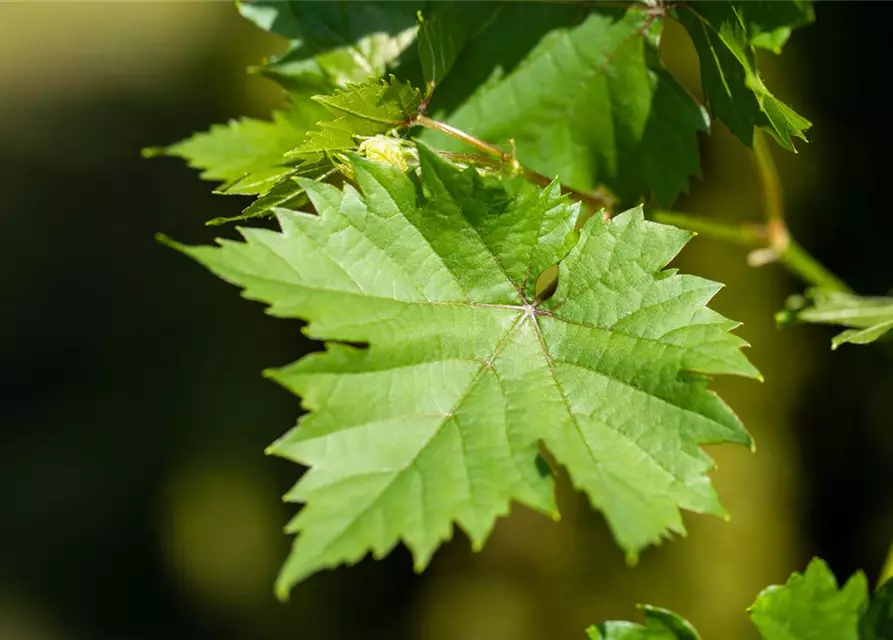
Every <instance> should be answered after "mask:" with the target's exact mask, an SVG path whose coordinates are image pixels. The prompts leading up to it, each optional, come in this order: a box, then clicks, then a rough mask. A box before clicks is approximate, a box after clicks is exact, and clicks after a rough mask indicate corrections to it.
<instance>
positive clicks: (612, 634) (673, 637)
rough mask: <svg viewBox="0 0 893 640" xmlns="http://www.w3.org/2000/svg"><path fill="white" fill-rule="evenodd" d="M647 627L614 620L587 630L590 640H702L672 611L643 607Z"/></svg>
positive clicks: (693, 629)
mask: <svg viewBox="0 0 893 640" xmlns="http://www.w3.org/2000/svg"><path fill="white" fill-rule="evenodd" d="M639 608H640V609H642V611H644V612H645V626H642V625H640V624H635V623H632V622H625V621H619V620H614V621H611V622H603V623H602V624H600V625H596V626H592V627H590V628H589V629H588V630H587V633H588V634H589V640H701V636H699V635H698V632H697V631H696V630H695V628H694V627H693V626H691V623H689V622H688V621H687V620H685V619H684V618H681V617H679V616H678V615H676V614H675V613H673V612H672V611H667V610H666V609H661V608H659V607H652V606H650V605H642V606H640V607H639Z"/></svg>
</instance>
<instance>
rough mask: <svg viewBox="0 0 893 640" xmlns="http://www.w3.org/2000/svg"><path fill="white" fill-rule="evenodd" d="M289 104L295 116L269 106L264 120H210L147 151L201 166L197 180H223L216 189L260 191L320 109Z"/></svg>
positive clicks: (279, 170) (276, 173) (282, 170)
mask: <svg viewBox="0 0 893 640" xmlns="http://www.w3.org/2000/svg"><path fill="white" fill-rule="evenodd" d="M293 110H294V111H295V112H297V113H299V114H300V117H297V116H296V115H295V114H289V113H284V112H275V113H274V114H273V118H272V120H270V121H265V120H256V119H254V118H241V119H239V120H230V121H229V122H228V123H227V124H217V125H213V126H212V127H211V128H210V129H209V130H208V131H206V132H203V133H197V134H195V135H193V136H192V137H190V138H187V139H186V140H183V141H181V142H178V143H176V144H173V145H170V146H169V147H165V148H163V149H157V150H153V155H167V156H176V157H180V158H183V159H184V160H186V161H187V162H188V163H189V166H190V167H193V168H195V169H201V171H202V173H201V178H202V179H203V180H214V181H221V182H226V183H229V185H228V186H227V187H223V188H221V189H220V190H219V192H221V193H233V194H241V195H244V194H251V195H255V194H260V193H265V192H266V191H267V190H268V189H269V188H270V187H271V186H272V185H273V184H275V182H276V181H277V180H278V179H279V178H280V177H281V176H282V175H284V174H285V173H287V172H288V171H289V170H290V168H289V167H288V166H285V161H284V158H283V156H284V155H285V153H286V152H287V151H289V150H291V149H294V148H295V147H296V146H298V145H299V144H301V143H302V142H303V141H304V137H305V135H306V133H307V129H308V128H309V127H311V126H312V125H313V123H314V122H315V121H316V120H317V119H318V118H319V117H320V116H321V115H322V114H324V113H325V112H324V111H323V110H322V109H321V108H320V107H318V106H317V107H308V106H306V105H301V106H300V107H294V108H293ZM302 119H303V120H304V123H302V122H301V120H302ZM274 176H275V177H274Z"/></svg>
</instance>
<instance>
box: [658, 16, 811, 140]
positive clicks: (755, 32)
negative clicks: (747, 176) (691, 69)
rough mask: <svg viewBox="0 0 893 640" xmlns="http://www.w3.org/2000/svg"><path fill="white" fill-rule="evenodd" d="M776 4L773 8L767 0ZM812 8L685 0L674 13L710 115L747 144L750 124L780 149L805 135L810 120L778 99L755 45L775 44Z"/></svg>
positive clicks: (778, 46)
mask: <svg viewBox="0 0 893 640" xmlns="http://www.w3.org/2000/svg"><path fill="white" fill-rule="evenodd" d="M776 4H777V5H778V7H777V8H774V7H771V6H769V5H776ZM807 11H809V12H810V13H808V15H809V16H811V7H809V5H806V4H804V3H795V2H792V1H791V0H777V2H729V1H728V0H715V1H711V2H698V3H689V4H686V5H684V6H682V7H680V8H678V9H675V10H674V12H673V15H674V16H675V17H676V18H677V19H678V20H679V22H681V23H682V25H683V26H684V27H685V28H686V30H687V31H688V33H689V35H690V36H691V38H692V41H693V42H694V45H695V48H696V49H697V51H698V57H699V58H700V61H701V81H702V83H703V85H704V94H705V96H706V99H707V104H708V105H709V107H710V110H711V112H712V113H713V116H714V117H715V118H718V119H720V120H722V121H723V122H725V123H726V125H728V127H729V129H731V131H732V133H734V134H735V135H736V136H738V138H739V139H740V140H741V141H742V142H744V143H745V144H746V145H748V146H752V145H753V128H754V127H755V126H758V127H762V128H763V129H765V130H766V131H767V132H768V133H769V134H770V135H772V137H773V138H775V140H776V141H777V142H778V143H779V144H780V145H781V146H783V147H784V148H785V149H788V150H789V151H796V149H795V148H794V142H793V139H794V138H800V139H801V140H804V141H805V140H806V135H805V133H804V132H805V131H806V130H807V129H809V128H810V127H811V126H812V125H811V123H810V122H809V121H808V120H807V119H806V118H804V117H802V116H801V115H799V114H797V113H796V112H795V111H794V110H793V109H791V108H790V107H789V106H787V105H786V104H784V103H783V102H781V101H780V100H778V99H777V98H776V97H775V96H773V95H772V93H770V92H769V90H768V89H767V88H766V85H765V84H764V83H763V80H762V78H760V76H759V73H758V72H757V68H756V54H755V52H754V46H771V47H773V48H774V49H778V48H780V46H781V44H782V43H783V42H784V41H785V40H786V39H787V36H786V35H785V31H784V30H785V29H790V27H791V26H796V25H799V24H803V23H804V22H806V21H807V18H806V17H804V13H805V12H807ZM785 21H787V24H785Z"/></svg>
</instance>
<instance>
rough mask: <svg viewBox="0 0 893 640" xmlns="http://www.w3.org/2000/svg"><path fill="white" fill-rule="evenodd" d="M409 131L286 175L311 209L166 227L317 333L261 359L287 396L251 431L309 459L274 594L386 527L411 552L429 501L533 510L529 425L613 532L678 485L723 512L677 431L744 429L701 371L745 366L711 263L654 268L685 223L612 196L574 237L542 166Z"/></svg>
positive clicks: (427, 520) (482, 525)
mask: <svg viewBox="0 0 893 640" xmlns="http://www.w3.org/2000/svg"><path fill="white" fill-rule="evenodd" d="M419 152H420V161H421V182H420V183H418V182H417V181H416V180H415V178H414V176H406V175H404V174H403V173H402V172H401V171H400V170H399V169H396V168H395V167H393V166H390V165H386V164H381V163H377V162H373V161H370V160H366V159H363V158H359V157H357V156H352V159H351V162H352V173H353V174H354V175H355V176H356V180H357V181H358V183H359V185H360V187H361V189H362V193H358V192H357V191H356V190H355V189H354V188H352V187H350V186H346V187H345V188H344V189H343V190H339V189H336V188H334V187H332V186H329V185H324V184H319V183H314V182H309V181H308V182H303V183H302V184H303V186H304V188H305V189H306V191H307V193H308V195H309V196H310V198H311V200H312V202H313V205H314V207H315V210H316V211H317V212H318V215H309V214H304V213H293V212H287V211H282V212H280V213H279V220H280V224H281V226H282V231H281V232H273V231H269V230H265V229H247V230H244V231H243V232H242V233H243V235H244V237H245V242H244V243H238V242H231V241H226V240H222V241H220V242H221V246H220V247H219V248H218V247H194V248H187V247H181V249H182V250H183V251H185V252H186V253H188V254H189V255H191V256H192V257H194V258H195V259H197V260H198V261H200V262H202V263H203V264H205V265H206V266H207V267H209V268H210V269H211V270H212V271H213V272H215V273H216V274H217V275H219V276H220V277H221V278H223V279H225V280H228V281H230V282H232V283H235V284H238V285H239V286H242V287H244V288H245V292H244V295H245V296H246V297H248V298H250V299H254V300H261V301H264V302H266V303H268V304H269V305H270V313H272V314H274V315H277V316H282V317H293V318H301V319H304V320H306V321H308V323H309V324H308V325H307V326H306V329H305V331H306V333H307V334H308V335H309V336H311V337H312V338H316V339H319V340H326V341H328V342H327V350H326V351H325V352H324V353H318V354H314V355H311V356H309V357H307V358H304V359H303V360H301V361H299V362H297V363H295V364H292V365H289V366H286V367H284V368H282V369H277V370H273V371H271V372H270V373H269V375H270V377H272V378H273V379H274V380H277V381H278V382H279V383H281V384H282V385H284V386H285V387H286V388H288V389H290V390H292V391H293V392H295V393H297V394H300V395H301V396H302V397H303V403H304V406H305V407H306V408H307V409H308V410H309V411H310V413H309V414H308V415H307V416H305V417H304V418H302V420H301V422H300V425H299V426H298V427H297V428H295V429H294V430H293V431H291V432H290V433H288V434H287V435H286V436H284V437H283V438H282V439H281V440H279V441H278V442H276V443H275V444H274V445H273V446H272V447H271V448H270V451H271V452H272V453H275V454H277V455H280V456H284V457H286V458H289V459H292V460H294V461H296V462H299V463H301V464H304V465H307V466H309V467H310V469H309V471H308V472H307V473H306V475H304V476H303V477H302V478H301V480H300V482H299V483H298V484H297V485H296V486H295V488H294V489H293V490H292V491H291V492H290V493H289V494H288V496H287V498H288V499H289V500H291V501H294V502H300V503H306V506H305V507H304V508H303V510H302V511H301V512H300V513H299V514H298V516H297V517H296V518H295V519H294V521H293V522H292V523H291V524H290V525H289V527H288V531H290V532H292V533H298V534H299V536H298V538H297V539H296V542H295V545H294V548H293V550H292V553H291V555H290V557H289V559H288V561H287V562H286V564H285V567H284V569H283V571H282V573H281V575H280V578H279V581H278V591H279V594H280V595H282V596H285V595H286V594H287V593H288V590H289V589H290V587H291V586H292V585H293V584H295V583H296V582H298V581H300V580H302V579H303V578H304V577H306V576H308V575H310V574H312V573H314V572H316V571H318V570H320V569H323V568H326V567H332V566H335V565H338V564H341V563H345V562H346V563H353V562H356V561H357V560H359V559H360V558H361V557H362V556H363V555H364V554H366V553H367V552H368V551H371V552H372V554H373V555H374V556H375V557H381V556H383V555H385V554H387V553H388V552H389V551H390V550H391V549H392V548H393V547H394V545H395V544H397V543H398V541H400V540H403V541H404V542H405V543H406V545H407V546H408V547H409V548H410V549H411V550H412V552H413V555H414V556H415V563H416V567H417V568H419V569H421V568H423V567H424V566H425V565H426V564H427V563H428V561H429V558H430V557H431V555H432V553H433V552H434V550H435V549H436V548H437V546H438V545H439V544H440V543H441V542H442V541H443V540H445V539H447V538H448V537H449V536H450V535H451V530H452V524H453V522H456V523H458V524H459V526H460V527H462V529H464V530H465V532H466V533H467V534H468V536H469V537H470V539H471V541H472V543H473V545H474V546H475V547H476V548H477V547H480V546H481V545H482V544H483V543H484V541H485V539H486V538H487V536H488V535H489V533H490V531H491V529H492V527H493V523H494V519H495V518H496V517H497V516H499V515H502V514H505V513H506V512H507V511H508V509H509V503H510V501H511V500H517V501H519V502H521V503H523V504H526V505H528V506H530V507H532V508H534V509H536V510H538V511H541V512H544V513H546V514H551V515H554V514H555V513H556V507H555V502H554V498H553V494H552V484H551V480H550V478H549V477H548V474H544V473H543V460H542V458H541V456H540V455H539V446H540V443H542V444H543V445H544V446H545V447H546V448H547V449H548V450H549V451H550V452H551V453H552V454H553V455H554V457H555V458H556V459H557V461H558V462H559V463H561V464H563V465H564V466H566V467H567V470H568V472H569V474H570V477H571V478H572V480H573V482H574V484H575V485H576V486H577V487H579V488H580V489H582V490H583V491H585V492H586V493H587V494H588V496H589V498H590V500H591V502H592V503H593V505H595V506H596V507H598V508H599V509H601V510H602V511H603V512H604V514H605V516H606V518H607V520H608V523H609V525H610V527H611V529H612V530H613V532H614V535H615V537H616V539H617V540H618V542H619V543H620V545H621V546H622V547H623V548H624V549H626V550H627V552H628V553H629V554H630V555H632V556H634V555H635V554H636V553H637V552H638V551H639V550H641V549H642V548H644V547H645V546H647V545H649V544H652V543H656V542H658V541H660V540H661V539H662V538H664V537H666V536H668V535H669V534H670V533H672V532H677V533H681V532H684V527H683V523H682V518H681V514H680V508H684V509H688V510H691V511H696V512H705V513H712V514H722V513H724V511H723V508H722V506H721V505H720V503H719V500H718V499H717V496H716V494H715V492H714V490H713V487H712V485H711V483H710V481H709V479H708V477H707V475H706V472H707V471H708V470H709V469H710V468H711V466H712V462H711V460H710V459H709V458H708V457H707V456H706V455H705V454H704V453H703V451H701V450H700V448H699V446H698V445H699V444H702V443H717V442H736V443H741V444H748V443H749V442H750V439H749V437H748V435H747V433H746V432H745V431H744V429H743V428H742V426H741V424H740V422H739V421H738V419H737V418H736V417H735V415H734V414H733V413H732V411H731V410H730V409H729V408H728V407H727V406H726V405H725V404H724V403H723V402H722V401H721V400H720V399H719V398H718V397H717V396H716V395H714V394H713V393H711V392H710V391H709V390H708V389H707V381H708V378H707V376H709V375H712V374H739V375H744V376H750V377H753V376H756V375H758V374H757V372H756V370H755V369H754V368H753V367H752V366H751V365H750V364H749V363H748V361H747V360H746V358H745V357H744V355H743V354H742V353H741V351H740V347H742V346H743V345H744V342H743V341H742V340H741V339H740V338H738V337H736V336H734V335H732V334H730V333H729V330H731V329H733V328H734V327H735V326H736V323H734V322H732V321H730V320H727V319H725V318H723V317H722V316H720V315H719V314H717V313H715V312H713V311H711V310H710V309H708V308H707V307H706V306H705V305H706V303H707V302H708V301H709V300H710V299H711V298H712V297H713V296H714V295H715V294H716V292H717V291H718V290H719V288H720V285H718V284H716V283H713V282H710V281H708V280H704V279H701V278H697V277H694V276H687V275H678V274H676V273H675V271H674V270H663V268H664V266H665V265H666V264H667V262H668V261H670V260H671V259H672V258H673V257H674V256H675V255H676V253H677V252H678V251H679V250H680V249H681V248H682V246H683V245H684V244H685V243H686V242H687V240H688V239H689V237H690V236H691V234H689V233H687V232H684V231H681V230H678V229H674V228H672V227H666V226H663V225H659V224H656V223H653V222H648V221H646V220H645V219H644V218H643V216H642V211H641V209H635V210H631V211H628V212H626V213H624V214H621V215H619V216H617V217H615V218H614V219H613V220H611V221H610V222H608V223H602V222H601V220H600V219H598V218H597V217H596V218H592V219H590V220H589V222H588V223H587V224H586V225H585V226H584V227H583V228H582V229H581V230H580V232H579V239H577V238H578V234H577V233H576V232H575V231H574V222H575V219H576V217H577V215H578V213H579V205H571V204H569V202H568V201H567V200H566V199H565V198H564V197H562V196H561V195H560V190H559V188H558V185H557V184H553V185H552V186H551V187H550V188H548V189H546V190H544V191H540V190H539V189H537V188H536V187H534V186H532V185H530V184H528V183H525V182H520V183H517V182H514V183H511V184H512V185H513V186H512V190H511V192H509V191H507V190H506V188H505V187H504V186H503V183H501V182H499V181H495V180H494V181H492V182H491V181H484V180H483V179H482V178H481V177H479V176H478V174H477V173H476V172H475V171H474V170H473V169H468V170H466V171H464V172H462V171H460V170H458V169H457V168H455V167H454V166H452V165H450V164H448V163H446V162H445V161H444V160H442V159H440V158H439V157H438V156H437V155H436V154H434V153H433V152H431V151H429V150H428V149H427V148H425V147H421V148H420V150H419ZM559 261H560V268H559V280H558V288H557V291H556V292H555V295H554V296H553V297H551V298H549V299H548V300H544V301H541V300H538V299H537V298H536V284H535V283H536V279H537V276H538V275H539V274H540V273H542V272H543V271H544V270H545V269H547V268H548V267H550V266H551V265H554V264H555V263H556V262H559ZM358 345H359V346H358Z"/></svg>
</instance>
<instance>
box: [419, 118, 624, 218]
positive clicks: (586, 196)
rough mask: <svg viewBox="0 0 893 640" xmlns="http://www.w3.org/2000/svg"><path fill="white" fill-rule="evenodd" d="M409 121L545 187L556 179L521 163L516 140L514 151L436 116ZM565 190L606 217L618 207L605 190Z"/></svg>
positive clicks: (564, 189) (563, 186)
mask: <svg viewBox="0 0 893 640" xmlns="http://www.w3.org/2000/svg"><path fill="white" fill-rule="evenodd" d="M409 124H410V125H418V126H421V127H425V128H426V129H433V130H435V131H440V132H441V133H445V134H446V135H448V136H450V137H453V138H456V139H457V140H461V141H462V142H464V143H465V144H467V145H469V146H471V147H474V148H475V149H477V150H478V151H480V152H482V153H483V154H485V155H486V156H489V157H491V158H495V159H496V160H498V161H499V163H500V164H501V165H502V166H503V167H504V168H505V169H507V170H509V171H510V172H511V173H512V174H515V175H520V176H523V177H524V178H526V179H527V180H529V181H530V182H533V183H534V184H538V185H539V186H541V187H547V186H549V185H550V184H552V182H553V180H552V179H551V178H549V177H547V176H544V175H543V174H541V173H538V172H536V171H534V170H532V169H529V168H527V167H525V166H524V165H522V164H521V163H520V162H518V159H517V158H516V157H515V150H514V143H512V150H511V151H503V150H502V149H501V148H500V147H497V146H496V145H494V144H491V143H489V142H487V141H486V140H481V139H480V138H478V137H476V136H473V135H471V134H470V133H466V132H465V131H462V130H461V129H457V128H456V127H454V126H452V125H450V124H447V123H446V122H441V121H439V120H434V119H433V118H429V117H428V116H426V115H424V114H419V115H417V116H416V117H415V118H413V119H412V120H411V121H410V123H409ZM561 192H562V193H564V194H567V195H568V196H569V197H570V198H572V199H573V200H579V201H580V202H582V203H583V204H585V205H587V206H589V207H591V208H592V210H593V211H598V210H599V209H604V210H605V212H606V213H605V216H604V217H605V219H607V218H608V217H610V213H611V211H612V210H613V207H614V198H613V197H612V196H610V195H608V194H606V193H603V192H601V191H595V192H586V191H580V190H578V189H572V188H571V187H568V186H566V185H561Z"/></svg>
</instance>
